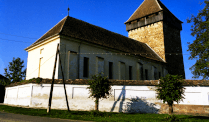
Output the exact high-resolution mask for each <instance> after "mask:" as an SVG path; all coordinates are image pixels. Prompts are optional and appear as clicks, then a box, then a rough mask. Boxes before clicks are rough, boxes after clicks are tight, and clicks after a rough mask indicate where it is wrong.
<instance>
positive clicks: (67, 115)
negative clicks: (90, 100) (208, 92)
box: [0, 105, 209, 122]
mask: <svg viewBox="0 0 209 122" xmlns="http://www.w3.org/2000/svg"><path fill="white" fill-rule="evenodd" d="M0 111H2V112H9V113H16V114H24V115H31V116H42V117H51V118H61V119H71V120H84V121H97V122H167V121H171V120H173V121H181V122H209V117H204V116H191V115H175V116H169V115H168V114H139V113H137V114H125V113H113V112H96V111H90V112H89V111H70V112H68V111H67V110H54V109H52V110H51V112H50V113H47V112H46V109H33V108H22V107H11V106H7V105H0Z"/></svg>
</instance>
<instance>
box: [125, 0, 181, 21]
mask: <svg viewBox="0 0 209 122" xmlns="http://www.w3.org/2000/svg"><path fill="white" fill-rule="evenodd" d="M162 10H163V11H166V12H168V13H169V14H171V15H172V16H174V15H173V14H172V13H171V12H170V11H169V10H168V8H167V7H166V6H165V5H164V4H163V3H162V2H161V1H160V0H144V2H143V3H142V4H141V5H140V6H139V7H138V8H137V9H136V11H135V12H134V13H133V14H132V15H131V17H130V18H129V19H128V20H127V21H126V22H125V23H127V22H131V21H133V20H136V19H139V18H142V17H145V16H147V15H150V14H153V13H156V12H159V11H162ZM174 17H175V16H174ZM177 19H178V18H177ZM179 21H180V20H179Z"/></svg>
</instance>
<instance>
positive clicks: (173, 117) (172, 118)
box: [165, 115, 181, 122]
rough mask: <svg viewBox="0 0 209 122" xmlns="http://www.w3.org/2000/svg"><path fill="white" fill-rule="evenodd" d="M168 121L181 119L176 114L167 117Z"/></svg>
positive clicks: (172, 121)
mask: <svg viewBox="0 0 209 122" xmlns="http://www.w3.org/2000/svg"><path fill="white" fill-rule="evenodd" d="M165 119H166V121H167V122H179V121H181V120H180V119H179V118H178V117H177V116H175V115H169V116H167V117H165Z"/></svg>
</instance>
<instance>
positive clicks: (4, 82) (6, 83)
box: [0, 79, 11, 86]
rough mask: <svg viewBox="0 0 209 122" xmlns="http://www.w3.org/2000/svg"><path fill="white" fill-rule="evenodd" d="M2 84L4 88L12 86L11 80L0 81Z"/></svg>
mask: <svg viewBox="0 0 209 122" xmlns="http://www.w3.org/2000/svg"><path fill="white" fill-rule="evenodd" d="M0 83H1V84H2V85H3V86H7V85H9V84H11V82H10V81H9V80H5V79H3V80H0Z"/></svg>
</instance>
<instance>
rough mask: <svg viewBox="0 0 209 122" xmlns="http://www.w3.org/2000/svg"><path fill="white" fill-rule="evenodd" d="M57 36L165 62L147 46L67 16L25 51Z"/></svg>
mask: <svg viewBox="0 0 209 122" xmlns="http://www.w3.org/2000/svg"><path fill="white" fill-rule="evenodd" d="M56 35H62V36H68V37H72V38H76V39H80V40H84V41H86V42H89V43H93V44H97V45H101V46H103V47H108V48H111V49H115V50H118V51H121V52H125V53H132V54H135V53H136V55H139V56H141V57H144V58H148V59H152V60H155V61H160V62H165V61H164V60H163V59H161V58H160V57H159V56H158V55H157V54H156V53H155V52H154V51H153V50H152V49H151V48H150V47H149V46H148V45H147V44H145V43H142V42H139V41H136V40H134V39H131V38H128V37H125V36H123V35H120V34H117V33H114V32H111V31H109V30H106V29H104V28H101V27H98V26H95V25H92V24H89V23H87V22H84V21H82V20H78V19H75V18H73V17H70V16H66V17H65V18H63V19H62V20H61V21H60V22H59V23H57V24H56V25H55V26H54V27H53V28H52V29H50V30H49V31H48V32H46V33H45V34H44V35H43V36H42V37H41V38H39V39H38V40H37V41H36V42H34V43H33V44H32V45H30V46H29V47H27V48H26V49H25V50H27V49H29V48H31V47H33V46H35V45H37V44H39V43H42V42H44V41H45V40H47V39H48V38H51V37H54V36H56Z"/></svg>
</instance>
